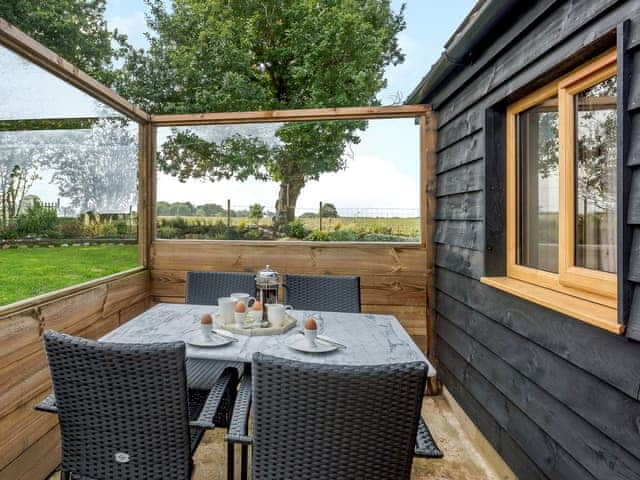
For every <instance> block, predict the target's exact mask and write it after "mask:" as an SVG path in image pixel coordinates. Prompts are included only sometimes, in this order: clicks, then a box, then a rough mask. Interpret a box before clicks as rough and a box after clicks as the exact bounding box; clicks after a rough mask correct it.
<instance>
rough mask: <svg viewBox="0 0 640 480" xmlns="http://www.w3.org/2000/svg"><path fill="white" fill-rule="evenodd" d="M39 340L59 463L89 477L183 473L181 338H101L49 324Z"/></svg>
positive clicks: (187, 464) (187, 459) (186, 467)
mask: <svg viewBox="0 0 640 480" xmlns="http://www.w3.org/2000/svg"><path fill="white" fill-rule="evenodd" d="M44 343H45V348H46V352H47V359H48V361H49V369H50V371H51V379H52V382H53V389H54V392H55V395H56V404H57V407H58V417H59V420H60V433H61V438H62V465H61V469H62V471H65V472H71V473H72V474H73V476H74V478H75V477H76V476H77V477H79V478H85V477H86V478H91V479H94V480H108V479H114V478H117V479H119V480H129V479H132V480H133V479H140V478H171V479H179V480H182V479H184V480H186V479H188V478H189V476H190V473H191V452H190V430H189V412H188V407H187V386H186V377H185V345H184V343H182V342H174V343H162V344H150V345H136V344H116V343H102V342H94V341H91V340H85V339H82V338H77V337H72V336H70V335H64V334H61V333H57V332H53V331H50V330H49V331H46V332H45V333H44Z"/></svg>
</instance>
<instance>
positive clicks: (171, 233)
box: [158, 225, 181, 238]
mask: <svg viewBox="0 0 640 480" xmlns="http://www.w3.org/2000/svg"><path fill="white" fill-rule="evenodd" d="M180 237H181V235H180V230H178V229H177V228H174V227H170V226H168V225H163V226H161V227H158V238H180Z"/></svg>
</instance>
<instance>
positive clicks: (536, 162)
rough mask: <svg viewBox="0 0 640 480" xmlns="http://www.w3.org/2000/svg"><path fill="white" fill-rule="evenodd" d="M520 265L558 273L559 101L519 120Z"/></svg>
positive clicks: (537, 109) (542, 106)
mask: <svg viewBox="0 0 640 480" xmlns="http://www.w3.org/2000/svg"><path fill="white" fill-rule="evenodd" d="M517 138H518V141H517V145H518V150H517V160H518V161H517V173H518V184H517V188H518V232H517V235H518V242H517V245H518V247H517V263H518V264H520V265H524V266H527V267H531V268H536V269H540V270H546V271H548V272H554V273H555V272H557V271H558V207H559V205H558V192H559V177H558V100H557V97H553V98H551V99H549V100H547V101H545V102H543V103H541V104H539V105H536V106H535V107H532V108H530V109H528V110H526V111H524V112H522V113H520V114H519V115H518V117H517Z"/></svg>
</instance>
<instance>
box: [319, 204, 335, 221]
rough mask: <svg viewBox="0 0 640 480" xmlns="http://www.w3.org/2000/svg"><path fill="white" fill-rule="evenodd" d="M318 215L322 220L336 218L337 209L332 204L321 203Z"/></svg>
mask: <svg viewBox="0 0 640 480" xmlns="http://www.w3.org/2000/svg"><path fill="white" fill-rule="evenodd" d="M320 215H321V216H322V217H324V218H338V217H339V215H338V209H337V208H336V206H335V205H334V204H333V203H323V204H322V210H320Z"/></svg>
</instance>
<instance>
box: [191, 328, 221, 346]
mask: <svg viewBox="0 0 640 480" xmlns="http://www.w3.org/2000/svg"><path fill="white" fill-rule="evenodd" d="M185 342H186V343H187V344H188V345H191V346H194V347H205V348H209V347H223V346H225V345H228V344H230V343H231V342H232V340H227V339H226V338H222V337H219V336H218V335H214V334H211V335H209V337H208V338H205V337H204V336H203V335H202V332H200V331H197V332H192V333H190V334H189V335H188V336H187V338H186V339H185Z"/></svg>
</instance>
